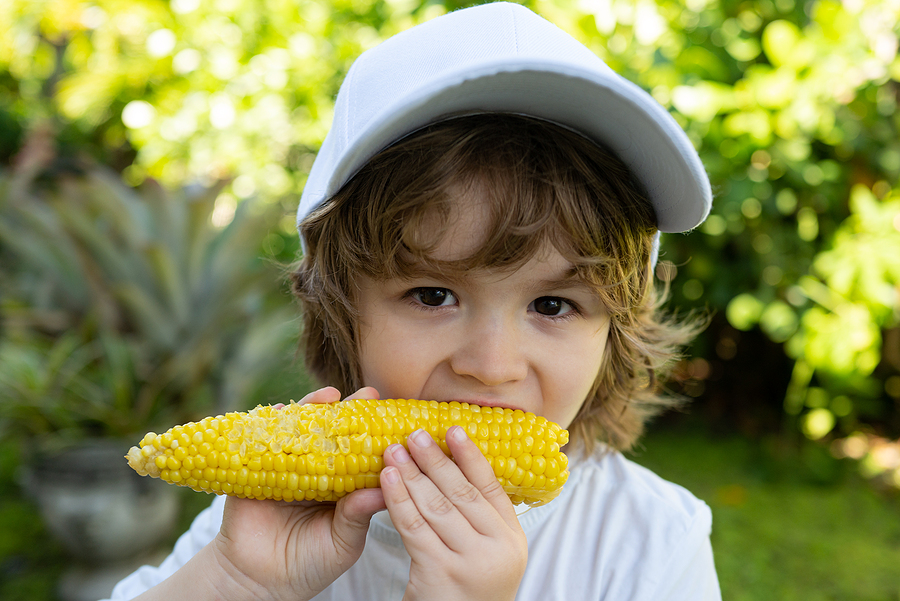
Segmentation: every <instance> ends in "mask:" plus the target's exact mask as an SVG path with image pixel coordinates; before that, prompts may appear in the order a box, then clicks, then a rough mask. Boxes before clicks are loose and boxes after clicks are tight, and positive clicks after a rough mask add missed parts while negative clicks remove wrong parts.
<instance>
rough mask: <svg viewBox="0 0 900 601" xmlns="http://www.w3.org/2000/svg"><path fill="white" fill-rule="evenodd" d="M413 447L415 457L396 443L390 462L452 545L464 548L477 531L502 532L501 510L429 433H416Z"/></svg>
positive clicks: (439, 533)
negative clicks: (485, 496) (498, 510)
mask: <svg viewBox="0 0 900 601" xmlns="http://www.w3.org/2000/svg"><path fill="white" fill-rule="evenodd" d="M409 448H410V452H411V453H412V458H410V457H409V456H408V455H407V454H406V452H405V450H404V449H403V447H401V446H400V445H396V446H392V447H391V453H390V454H389V456H388V457H386V459H387V462H388V463H389V464H391V465H394V466H395V467H397V468H398V470H399V472H400V475H401V477H402V478H403V482H404V484H405V485H406V488H407V490H408V491H409V495H410V497H411V498H412V500H413V502H414V503H415V504H416V507H417V508H418V510H419V513H420V514H421V515H422V516H423V517H424V518H425V520H426V521H428V523H429V524H430V525H431V527H432V528H433V529H434V530H435V532H436V533H437V535H438V536H439V537H440V538H441V540H443V541H444V543H445V544H446V545H447V546H448V547H450V548H451V549H454V550H460V549H462V548H464V547H465V546H466V545H467V544H469V543H470V540H471V535H472V533H473V531H474V532H475V533H478V534H481V535H487V536H495V535H498V534H500V533H501V530H502V529H503V528H505V524H503V522H502V521H501V520H498V515H497V511H496V510H495V509H494V508H493V507H492V506H491V505H490V503H488V501H487V500H486V499H485V498H484V497H483V496H482V495H481V493H480V492H479V490H478V489H477V488H476V487H475V486H474V485H473V484H472V483H471V482H469V481H468V480H467V479H466V476H465V475H464V474H463V473H462V472H461V471H460V469H459V467H457V466H456V464H454V463H453V462H452V461H451V460H450V459H449V458H448V457H447V456H446V455H444V453H443V451H441V449H440V448H439V447H438V446H437V444H436V443H435V442H434V440H432V438H431V436H430V435H429V434H428V433H427V432H424V431H421V430H420V431H417V432H415V433H413V434H412V435H411V436H410V438H409ZM411 459H414V461H413V460H411ZM481 459H482V461H483V462H484V458H483V457H482V458H481ZM486 463H487V462H485V464H486ZM486 467H487V469H490V466H489V465H486ZM491 475H493V471H491Z"/></svg>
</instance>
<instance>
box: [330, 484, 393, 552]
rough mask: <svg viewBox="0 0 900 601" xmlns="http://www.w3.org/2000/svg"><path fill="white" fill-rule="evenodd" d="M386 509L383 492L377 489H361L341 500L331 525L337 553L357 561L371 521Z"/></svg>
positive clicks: (336, 506)
mask: <svg viewBox="0 0 900 601" xmlns="http://www.w3.org/2000/svg"><path fill="white" fill-rule="evenodd" d="M386 508H387V507H386V505H385V504H384V497H383V495H382V491H381V490H380V489H377V488H366V489H360V490H357V491H355V492H352V493H350V494H349V495H347V496H346V497H343V498H342V499H340V500H339V501H338V502H337V504H336V505H335V511H334V521H333V522H332V524H331V538H332V541H333V542H334V546H335V551H336V552H338V554H339V555H343V556H347V557H350V558H352V559H353V561H355V560H356V557H358V555H359V552H361V551H362V548H363V547H364V546H365V543H366V533H367V532H368V531H369V521H370V520H371V519H372V516H373V515H375V514H376V513H378V512H379V511H381V510H382V509H386Z"/></svg>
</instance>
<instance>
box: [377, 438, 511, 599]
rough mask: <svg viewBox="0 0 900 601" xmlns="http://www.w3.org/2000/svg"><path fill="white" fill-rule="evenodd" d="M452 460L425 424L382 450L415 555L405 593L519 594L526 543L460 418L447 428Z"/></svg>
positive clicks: (392, 497) (401, 527)
mask: <svg viewBox="0 0 900 601" xmlns="http://www.w3.org/2000/svg"><path fill="white" fill-rule="evenodd" d="M447 445H448V446H449V448H450V451H451V453H453V457H454V459H455V461H456V463H454V462H453V461H451V460H450V459H449V458H447V456H446V455H444V453H443V452H442V451H441V450H440V448H439V447H438V446H437V444H435V442H434V441H433V440H432V438H431V436H429V435H428V433H427V432H424V431H421V430H420V431H417V432H414V433H413V434H412V435H410V438H409V448H410V454H411V455H412V457H410V454H408V453H407V452H406V450H405V449H404V448H403V447H402V446H401V445H392V446H391V447H390V448H389V450H388V452H386V453H385V463H386V466H387V467H385V469H384V470H383V471H382V473H381V488H382V490H383V491H384V500H385V503H386V504H387V507H388V511H390V514H391V519H392V521H393V522H394V526H395V527H396V528H397V530H398V531H399V532H400V535H401V536H402V537H403V543H404V545H406V550H407V551H408V552H409V555H410V557H412V563H411V565H410V572H409V585H408V586H407V588H406V594H405V596H404V600H413V599H415V600H422V599H441V600H442V601H448V600H455V599H459V600H466V601H472V600H476V599H489V600H491V601H498V600H503V599H513V598H514V597H515V596H516V591H517V590H518V587H519V583H520V582H521V580H522V575H523V574H524V573H525V564H526V563H527V560H528V546H527V542H526V540H525V533H524V532H523V531H522V527H521V526H520V525H519V520H518V518H517V517H516V512H515V509H514V507H513V505H512V503H511V502H510V500H509V497H508V496H507V495H506V493H505V492H504V491H503V488H502V487H501V486H500V483H499V482H497V478H496V477H495V476H494V472H493V470H492V469H491V466H490V464H489V463H488V462H487V460H485V458H484V456H483V455H482V454H481V451H479V450H478V447H477V446H475V444H474V443H472V441H471V440H469V438H468V437H467V436H466V433H465V431H464V430H463V429H462V428H460V427H459V426H454V427H452V428H450V429H449V430H448V431H447Z"/></svg>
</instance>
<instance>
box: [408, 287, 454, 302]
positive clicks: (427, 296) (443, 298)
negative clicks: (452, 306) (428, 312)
mask: <svg viewBox="0 0 900 601" xmlns="http://www.w3.org/2000/svg"><path fill="white" fill-rule="evenodd" d="M413 297H414V298H415V299H416V300H418V301H419V302H420V303H422V304H423V305H427V306H429V307H440V306H441V305H445V304H447V301H448V300H452V299H453V293H452V292H450V291H449V290H447V289H446V288H418V289H416V290H415V291H414V292H413Z"/></svg>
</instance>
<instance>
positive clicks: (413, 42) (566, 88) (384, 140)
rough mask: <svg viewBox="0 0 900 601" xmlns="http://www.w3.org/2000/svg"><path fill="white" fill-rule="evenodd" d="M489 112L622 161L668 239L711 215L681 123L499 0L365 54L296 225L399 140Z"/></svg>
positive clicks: (707, 191)
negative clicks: (579, 140) (549, 129)
mask: <svg viewBox="0 0 900 601" xmlns="http://www.w3.org/2000/svg"><path fill="white" fill-rule="evenodd" d="M479 112H484V113H492V112H502V113H518V114H522V115H528V116H532V117H536V118H540V119H545V120H547V121H551V122H554V123H557V124H560V125H562V126H565V127H568V128H569V129H572V130H575V131H577V132H579V133H581V134H582V135H584V136H586V137H588V138H589V139H591V140H594V141H595V142H597V143H599V144H600V145H602V146H604V147H605V148H607V150H609V151H611V152H613V153H615V154H616V155H617V156H618V157H619V158H620V159H621V160H622V161H623V162H624V163H625V164H626V165H627V166H628V167H629V168H630V169H631V171H632V173H633V174H634V176H635V177H636V179H637V180H638V181H639V182H641V183H642V184H643V186H644V188H645V190H646V192H647V193H648V195H649V197H650V200H651V202H652V203H653V207H654V209H655V211H656V217H657V227H658V228H659V230H660V231H662V232H685V231H688V230H691V229H693V228H695V227H696V226H698V225H699V224H700V223H702V222H703V220H704V219H706V216H707V215H708V214H709V210H710V207H711V205H712V191H711V188H710V183H709V178H708V177H707V175H706V171H705V170H704V168H703V165H702V163H701V162H700V157H699V156H698V155H697V152H696V150H695V149H694V147H693V145H692V144H691V142H690V140H689V139H688V137H687V135H685V133H684V131H683V130H682V129H681V127H680V126H679V125H678V123H677V122H676V121H675V120H674V119H673V118H672V116H671V115H669V113H668V112H667V111H666V110H665V109H664V108H663V107H662V106H661V105H660V104H659V103H658V102H657V101H656V100H655V99H654V98H653V97H652V96H650V95H649V94H648V93H647V92H645V91H644V90H642V89H641V88H640V87H638V86H637V85H635V84H633V83H631V82H630V81H628V80H626V79H625V78H623V77H621V76H620V75H618V74H616V73H615V72H613V70H612V69H611V68H610V67H609V66H608V65H607V64H606V63H604V62H603V61H602V60H601V59H600V58H599V57H598V56H597V55H595V54H594V53H593V52H591V51H590V50H588V49H587V48H586V47H585V46H584V45H582V44H581V43H580V42H578V41H577V40H575V39H574V38H573V37H571V36H570V35H568V34H567V33H565V32H564V31H562V30H561V29H559V28H558V27H556V26H555V25H553V24H552V23H550V22H549V21H546V20H545V19H543V18H542V17H540V16H538V15H536V14H535V13H533V12H531V11H530V10H528V9H527V8H524V7H522V6H520V5H518V4H512V3H507V2H497V3H492V4H484V5H480V6H475V7H472V8H467V9H463V10H458V11H455V12H451V13H448V14H446V15H443V16H440V17H437V18H435V19H433V20H431V21H427V22H425V23H422V24H420V25H417V26H416V27H413V28H411V29H408V30H406V31H403V32H401V33H399V34H397V35H395V36H393V37H391V38H389V39H387V40H385V41H384V42H382V43H381V44H379V45H378V46H376V47H374V48H371V49H370V50H367V51H366V52H364V53H363V54H362V55H360V56H359V58H358V59H357V60H356V62H354V63H353V66H352V67H351V68H350V71H349V72H348V73H347V76H346V78H345V79H344V82H343V83H342V85H341V88H340V91H339V93H338V96H337V101H336V103H335V108H334V121H333V123H332V127H331V130H330V131H329V133H328V135H327V136H326V138H325V141H324V143H323V144H322V148H321V149H320V151H319V153H318V155H317V157H316V160H315V162H314V163H313V167H312V170H311V171H310V174H309V179H308V180H307V183H306V186H305V188H304V190H303V195H302V197H301V199H300V206H299V208H298V210H297V223H298V225H299V223H300V222H301V221H302V220H303V219H304V218H305V217H306V216H307V215H309V214H310V212H312V211H313V210H315V209H316V208H317V207H318V206H319V205H320V204H321V203H322V202H324V201H325V200H326V199H327V198H329V197H331V196H332V195H333V194H335V193H336V192H337V191H338V190H339V189H340V188H341V187H342V186H343V185H344V184H345V183H347V181H348V180H349V179H350V178H351V177H352V176H353V175H354V174H355V173H356V172H357V171H358V170H359V169H360V168H362V167H363V165H365V163H366V162H367V161H368V160H369V159H371V158H372V157H373V156H374V155H375V154H377V153H378V152H379V151H381V150H383V149H384V148H386V147H387V146H389V145H391V144H392V143H394V142H395V141H397V140H399V139H400V138H403V137H404V136H406V135H409V134H410V133H412V132H414V131H417V130H419V129H421V128H422V127H424V126H426V125H429V124H431V123H434V122H437V121H440V120H442V119H446V118H449V117H452V116H455V115H459V114H470V113H479ZM656 242H657V243H658V239H657V241H656ZM654 254H655V253H654ZM654 259H655V257H654Z"/></svg>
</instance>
